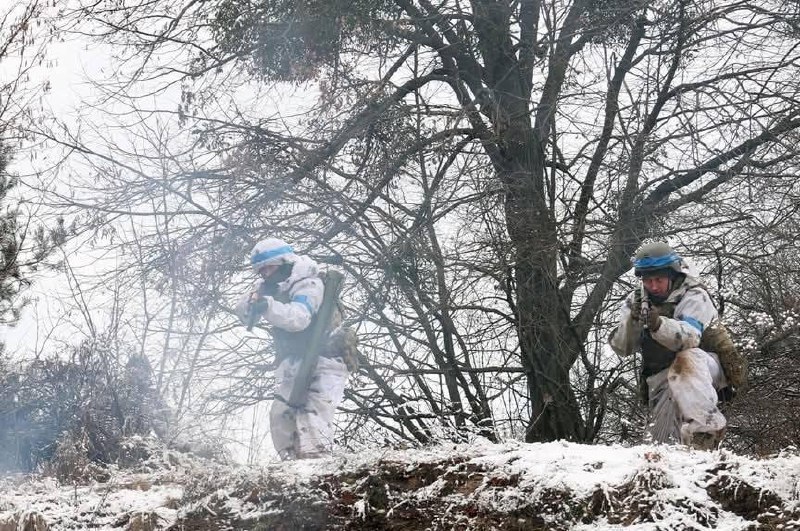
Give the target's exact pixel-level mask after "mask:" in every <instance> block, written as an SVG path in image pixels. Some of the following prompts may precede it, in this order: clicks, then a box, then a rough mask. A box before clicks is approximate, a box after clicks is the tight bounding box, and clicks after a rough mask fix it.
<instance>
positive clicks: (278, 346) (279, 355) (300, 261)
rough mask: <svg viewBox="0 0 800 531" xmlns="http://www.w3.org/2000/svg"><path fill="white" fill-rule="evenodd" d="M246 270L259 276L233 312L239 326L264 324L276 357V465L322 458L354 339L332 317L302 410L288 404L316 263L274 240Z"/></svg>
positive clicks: (316, 291) (311, 316)
mask: <svg viewBox="0 0 800 531" xmlns="http://www.w3.org/2000/svg"><path fill="white" fill-rule="evenodd" d="M250 265H251V267H252V269H253V270H254V271H255V272H257V273H258V274H259V275H260V276H261V280H260V281H259V282H258V283H257V284H256V285H255V286H254V288H253V289H252V290H251V291H250V292H248V293H246V294H245V295H244V296H243V297H242V298H241V300H240V301H239V303H238V304H237V306H236V314H237V316H238V317H239V319H240V320H241V321H242V323H243V324H246V325H248V328H250V327H252V326H253V325H254V324H255V323H256V322H257V321H258V320H260V319H263V320H264V321H266V322H267V324H269V325H270V326H269V330H270V333H271V335H272V338H273V342H274V348H275V353H276V363H277V369H276V371H275V380H276V382H275V383H276V391H275V397H274V399H273V402H272V407H271V409H270V434H271V436H272V442H273V445H274V446H275V450H276V451H277V452H278V455H279V456H280V457H281V459H304V458H315V457H323V456H325V455H328V454H329V453H330V451H331V448H332V443H333V419H334V414H335V412H336V408H337V407H338V405H339V403H340V402H341V400H342V397H343V394H344V389H345V385H346V383H347V378H348V375H349V370H348V368H351V369H352V368H353V366H352V365H353V362H354V359H355V356H356V351H355V348H356V346H355V334H354V332H353V331H352V329H349V328H345V327H341V326H339V325H340V324H341V314H340V313H339V312H334V313H335V316H334V318H333V319H332V321H333V322H332V323H330V325H329V326H328V331H329V332H326V333H329V337H328V338H327V340H326V341H325V342H324V345H323V348H321V352H320V357H319V360H318V362H317V364H316V368H315V369H314V372H313V376H312V379H311V385H310V387H309V389H308V395H307V396H308V397H307V400H306V402H305V405H304V406H303V407H291V406H289V404H288V400H289V397H290V394H291V392H292V388H293V386H294V382H295V377H296V376H297V373H298V369H299V366H300V362H301V360H302V359H303V357H304V356H305V355H307V354H308V352H307V351H308V348H309V343H310V339H311V337H310V336H311V331H312V329H313V323H314V321H315V319H316V317H317V313H318V311H319V309H320V305H321V304H322V301H323V296H324V292H325V287H324V283H323V279H322V275H321V274H320V270H319V267H318V265H317V263H316V262H315V261H314V260H312V259H311V258H309V257H307V256H300V255H297V254H295V253H294V251H293V249H292V247H291V246H290V245H288V244H287V243H286V242H285V241H283V240H280V239H278V238H267V239H265V240H262V241H260V242H259V243H257V244H256V245H255V247H254V248H253V250H252V252H251V254H250Z"/></svg>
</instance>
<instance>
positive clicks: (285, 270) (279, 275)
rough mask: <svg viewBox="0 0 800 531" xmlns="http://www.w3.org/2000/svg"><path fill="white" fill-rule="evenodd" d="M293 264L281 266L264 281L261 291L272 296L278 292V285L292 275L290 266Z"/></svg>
mask: <svg viewBox="0 0 800 531" xmlns="http://www.w3.org/2000/svg"><path fill="white" fill-rule="evenodd" d="M293 265H294V264H291V263H288V264H281V265H280V267H279V268H278V269H276V270H275V272H274V273H272V274H271V275H270V276H268V277H267V278H265V279H264V283H263V284H262V289H263V290H264V292H265V293H266V294H274V293H277V291H278V284H280V283H281V282H283V281H284V280H286V279H287V278H289V275H291V274H292V266H293Z"/></svg>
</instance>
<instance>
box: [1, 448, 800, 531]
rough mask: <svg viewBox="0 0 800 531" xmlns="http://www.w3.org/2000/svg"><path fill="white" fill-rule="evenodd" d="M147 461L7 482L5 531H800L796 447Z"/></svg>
mask: <svg viewBox="0 0 800 531" xmlns="http://www.w3.org/2000/svg"><path fill="white" fill-rule="evenodd" d="M148 453H150V456H149V458H147V459H146V460H145V461H144V462H143V463H141V464H139V465H137V466H135V467H133V468H127V469H120V468H118V467H110V468H109V469H107V470H103V471H94V473H93V474H89V475H90V476H91V475H93V476H94V479H88V480H87V479H86V478H85V477H84V478H83V479H82V480H81V481H78V482H70V481H63V482H59V481H57V480H55V479H54V478H52V477H43V476H28V477H19V476H17V477H8V478H6V479H4V480H3V481H2V483H0V493H1V494H0V530H5V529H46V528H49V529H55V530H58V529H128V530H139V531H141V530H148V529H174V530H178V529H225V528H227V529H287V530H288V529H342V528H347V529H385V528H402V529H576V530H588V529H593V530H609V529H628V530H645V529H647V530H654V529H661V530H667V529H669V530H672V529H674V530H678V529H697V530H703V529H722V530H744V529H785V530H796V529H800V452H798V451H797V450H795V449H788V450H786V451H784V452H782V453H781V454H779V455H775V456H770V457H767V458H763V459H756V458H750V457H743V456H738V455H735V454H733V453H730V452H728V451H726V450H721V451H717V452H699V451H694V450H689V449H686V448H682V447H671V446H650V445H644V446H633V447H622V446H587V445H579V444H572V443H565V442H554V443H546V444H524V443H519V442H507V443H504V444H490V443H485V442H481V443H475V444H469V445H445V446H436V447H431V448H427V449H414V450H387V449H377V450H373V451H364V452H359V453H357V454H344V453H343V454H338V455H335V456H333V457H331V458H327V459H318V460H305V461H297V462H289V463H268V464H265V465H263V466H261V467H241V466H236V467H234V466H228V465H223V464H219V463H214V462H211V461H207V460H203V459H200V458H197V457H193V456H190V455H187V454H180V453H177V452H175V451H172V450H166V449H163V448H161V449H155V447H152V446H151V447H148ZM25 525H27V526H28V527H25ZM37 526H38V527H37ZM45 526H47V527H45Z"/></svg>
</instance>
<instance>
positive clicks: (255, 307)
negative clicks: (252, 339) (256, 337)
mask: <svg viewBox="0 0 800 531" xmlns="http://www.w3.org/2000/svg"><path fill="white" fill-rule="evenodd" d="M268 309H269V299H266V298H264V297H258V296H257V295H256V294H253V298H252V299H251V302H250V306H249V308H248V309H247V331H248V332H249V331H251V330H252V329H253V327H254V326H255V325H256V323H257V322H258V320H259V319H260V318H261V316H262V315H264V314H265V313H266V312H267V310H268Z"/></svg>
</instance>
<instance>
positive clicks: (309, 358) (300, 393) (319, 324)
mask: <svg viewBox="0 0 800 531" xmlns="http://www.w3.org/2000/svg"><path fill="white" fill-rule="evenodd" d="M342 279H343V276H342V274H341V273H339V272H338V271H329V272H328V274H327V277H326V279H325V293H324V295H323V297H322V304H321V305H320V307H319V312H317V319H316V320H315V321H314V324H313V325H312V326H313V327H314V328H313V329H312V331H311V339H310V340H309V342H308V350H307V351H306V353H305V356H303V359H302V361H301V362H300V367H298V369H297V375H296V376H295V378H294V384H293V386H292V392H291V394H290V395H289V400H287V403H288V404H289V406H290V407H293V408H300V407H303V406H304V405H305V403H306V400H308V388H309V387H310V386H311V377H312V375H313V373H314V369H316V367H317V362H318V361H319V354H320V350H321V349H322V344H323V341H324V340H326V339H327V337H328V334H327V331H328V325H329V324H330V322H331V317H332V316H333V310H334V308H335V306H336V301H337V300H338V298H339V290H340V289H341V285H342Z"/></svg>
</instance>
